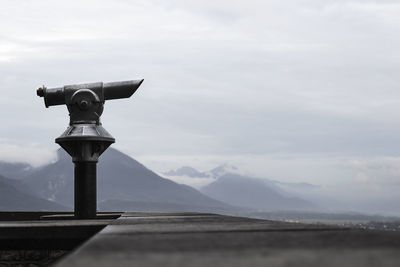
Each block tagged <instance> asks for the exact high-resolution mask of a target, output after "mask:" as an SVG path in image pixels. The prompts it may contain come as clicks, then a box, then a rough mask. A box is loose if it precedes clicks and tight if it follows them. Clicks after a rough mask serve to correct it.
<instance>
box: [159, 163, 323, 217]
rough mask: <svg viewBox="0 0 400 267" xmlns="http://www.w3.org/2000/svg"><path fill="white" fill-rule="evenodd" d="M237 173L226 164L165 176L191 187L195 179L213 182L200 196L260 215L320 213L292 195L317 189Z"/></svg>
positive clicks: (182, 169) (237, 170)
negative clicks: (266, 212)
mask: <svg viewBox="0 0 400 267" xmlns="http://www.w3.org/2000/svg"><path fill="white" fill-rule="evenodd" d="M238 172H239V169H238V168H237V167H235V166H232V165H228V164H223V165H220V166H218V167H216V168H214V169H212V170H210V171H206V172H200V171H198V170H196V169H195V168H192V167H188V166H185V167H182V168H179V169H177V170H175V171H169V172H165V173H164V175H167V176H169V177H170V178H171V179H174V177H178V176H179V177H186V178H187V179H186V181H187V182H188V184H190V180H191V179H192V178H193V179H196V178H212V180H211V182H209V184H207V185H205V186H203V187H201V188H200V192H202V193H204V194H205V195H208V196H209V197H212V198H214V199H217V200H220V201H222V202H225V203H228V204H231V205H233V206H238V207H245V208H247V209H253V210H257V211H279V210H291V211H296V210H297V211H299V210H301V211H315V210H319V209H320V207H319V206H318V205H316V204H314V203H312V202H311V201H308V200H305V199H302V198H300V197H298V196H297V195H296V194H293V193H292V192H294V190H292V188H295V189H298V188H305V187H312V188H314V187H317V186H314V185H311V184H306V183H282V182H279V181H275V180H270V179H261V178H254V177H251V176H247V175H242V174H238ZM180 181H182V179H180Z"/></svg>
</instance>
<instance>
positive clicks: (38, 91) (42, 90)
mask: <svg viewBox="0 0 400 267" xmlns="http://www.w3.org/2000/svg"><path fill="white" fill-rule="evenodd" d="M44 89H46V87H44V85H42V87H39V88H38V89H37V90H36V94H37V95H38V96H39V97H44Z"/></svg>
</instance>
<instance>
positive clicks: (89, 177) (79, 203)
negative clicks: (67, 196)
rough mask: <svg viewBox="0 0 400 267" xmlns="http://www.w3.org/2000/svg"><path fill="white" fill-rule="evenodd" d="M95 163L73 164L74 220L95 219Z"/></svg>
mask: <svg viewBox="0 0 400 267" xmlns="http://www.w3.org/2000/svg"><path fill="white" fill-rule="evenodd" d="M96 164H97V162H75V218H77V219H95V218H96V210H97V205H96V201H97V197H96V195H97V186H96V167H97V166H96Z"/></svg>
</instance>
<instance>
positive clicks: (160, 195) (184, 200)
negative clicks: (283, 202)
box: [0, 148, 236, 212]
mask: <svg viewBox="0 0 400 267" xmlns="http://www.w3.org/2000/svg"><path fill="white" fill-rule="evenodd" d="M57 156H58V157H57V158H58V159H57V161H55V162H53V163H49V164H47V165H45V166H42V167H40V168H27V166H25V165H20V166H21V167H23V169H19V168H14V166H17V165H16V164H15V163H12V164H6V163H4V162H3V163H2V164H1V165H0V173H1V172H2V171H4V170H6V171H8V172H7V173H8V175H10V177H13V178H19V180H18V181H16V180H13V179H8V180H7V181H8V182H6V183H7V184H10V185H11V181H13V182H18V185H15V187H14V188H15V189H21V190H22V189H23V190H25V191H26V190H29V192H30V194H31V195H32V196H35V197H37V198H41V199H43V200H46V201H48V202H50V201H51V202H50V203H56V204H58V205H59V206H54V208H57V207H59V208H60V207H68V208H69V209H72V207H73V188H74V181H73V164H72V162H71V157H70V156H69V155H68V154H67V153H66V152H64V151H63V150H61V149H59V150H58V151H57ZM97 174H98V176H97V190H98V194H97V195H98V197H97V200H98V202H99V208H100V209H103V210H110V211H114V210H118V211H123V210H148V211H157V210H163V211H167V210H168V211H178V210H187V211H189V210H192V211H205V210H208V211H214V212H225V211H232V210H235V209H236V208H235V207H232V206H231V205H228V204H226V203H223V202H220V201H218V200H215V199H212V198H210V197H208V196H206V195H204V194H202V193H200V192H199V191H197V190H196V189H194V188H191V187H189V186H187V185H182V184H177V183H175V182H173V181H171V180H168V179H165V178H162V177H160V176H159V175H157V174H156V173H154V172H152V171H150V170H149V169H147V168H146V167H144V166H143V165H142V164H140V163H139V162H137V161H136V160H134V159H132V158H131V157H129V156H127V155H125V154H123V153H121V152H119V151H118V150H116V149H113V148H110V149H108V150H107V151H106V152H105V153H104V154H103V155H102V156H101V158H100V160H99V164H98V171H97ZM4 203H6V200H4ZM46 207H47V206H46ZM47 208H48V207H47ZM52 208H53V207H52ZM39 209H40V207H39Z"/></svg>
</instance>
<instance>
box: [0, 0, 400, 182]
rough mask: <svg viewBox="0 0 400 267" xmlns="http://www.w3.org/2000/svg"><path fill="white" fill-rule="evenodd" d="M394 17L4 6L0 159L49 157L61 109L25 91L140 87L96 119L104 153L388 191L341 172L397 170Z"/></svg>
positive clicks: (388, 8) (235, 7)
mask: <svg viewBox="0 0 400 267" xmlns="http://www.w3.org/2000/svg"><path fill="white" fill-rule="evenodd" d="M399 9H400V4H399V3H398V1H373V0H365V1H361V0H360V1H344V0H343V1H342V0H341V1H334V0H329V1H317V0H301V1H297V0H296V1H294V0H289V1H257V0H254V1H253V0H252V1H226V0H218V1H202V2H198V1H180V0H176V1H123V0H120V1H113V2H112V3H111V2H109V1H93V0H90V1H86V0H85V1H79V2H71V1H57V3H56V2H54V1H48V0H37V1H23V2H18V3H17V2H15V1H10V0H9V1H3V2H2V9H1V10H0V23H1V25H2V32H1V34H0V92H1V97H0V114H1V115H0V124H1V125H2V130H1V133H0V137H1V138H3V139H4V140H9V141H10V144H11V146H14V145H17V147H14V148H12V147H8V148H7V147H6V146H5V145H7V142H3V146H5V147H4V151H6V152H2V157H3V159H7V157H9V159H10V160H17V158H18V156H20V157H21V160H33V161H34V160H35V159H27V158H25V157H26V155H23V153H14V154H13V153H12V150H13V149H15V151H21V149H20V147H28V148H29V147H30V149H32V153H33V154H35V153H36V154H40V153H43V155H44V158H46V157H48V158H50V156H49V155H50V154H46V153H50V152H43V151H37V149H39V148H43V149H44V150H46V151H54V150H55V148H56V147H57V146H56V145H55V144H54V138H56V137H58V136H59V135H60V134H61V133H62V132H63V131H64V129H65V127H66V126H67V124H68V114H67V111H66V108H65V107H53V108H49V109H45V108H44V105H43V102H42V99H39V98H38V97H36V95H35V89H36V87H38V86H41V85H42V84H45V85H47V86H49V87H53V86H61V85H64V84H71V83H79V82H95V81H114V80H115V81H118V80H127V79H139V78H144V79H145V82H144V83H143V85H142V86H141V88H140V89H139V90H138V91H137V93H135V95H134V96H133V97H132V98H131V99H129V100H121V101H114V102H113V101H110V102H107V103H106V106H105V112H104V115H103V116H102V119H103V125H104V127H105V128H106V129H107V130H108V131H109V132H110V133H111V134H112V135H113V136H114V137H115V138H116V140H117V143H116V145H115V146H116V147H118V148H121V149H122V150H123V151H125V152H127V153H129V154H131V155H135V156H136V157H138V158H139V159H140V158H142V159H144V160H145V162H144V163H145V164H147V163H148V164H150V165H152V166H159V168H162V166H165V164H162V163H161V162H160V161H161V159H162V158H164V159H169V160H168V161H167V162H169V163H168V164H169V167H168V168H167V167H166V168H167V169H172V168H174V167H179V166H180V165H181V164H179V162H180V161H182V162H183V161H189V162H192V161H193V160H192V159H193V158H196V159H197V161H196V163H195V164H198V165H200V167H201V166H208V167H212V166H209V165H212V164H211V163H213V162H218V163H224V162H226V161H230V160H231V159H233V161H234V162H233V163H235V165H238V164H236V163H239V164H240V161H243V162H245V163H243V164H244V165H246V166H249V169H250V170H253V169H254V172H256V173H257V174H260V175H264V176H274V177H275V178H282V179H289V180H290V179H298V180H301V179H304V180H306V181H308V180H317V179H318V177H323V178H320V179H323V181H324V183H325V182H326V183H328V184H335V183H339V181H340V183H342V184H343V183H344V182H345V181H351V182H352V183H353V182H355V180H354V179H355V177H357V173H364V174H365V175H366V176H367V177H368V179H367V181H368V182H369V183H370V182H371V181H375V178H374V177H378V176H379V175H382V177H383V176H384V177H392V178H393V179H395V175H393V174H390V172H389V171H387V170H386V171H385V172H384V173H378V172H377V171H375V170H372V169H369V168H367V169H363V168H361V169H357V170H355V169H354V168H355V167H354V166H353V167H352V168H353V169H354V170H353V169H352V170H351V171H350V169H349V168H348V166H345V164H342V163H341V162H342V161H341V160H339V159H344V158H346V159H352V160H359V159H362V162H363V164H366V163H365V162H364V161H365V160H370V161H371V163H368V164H369V165H373V164H372V163H373V162H375V164H378V165H379V164H380V163H381V160H382V159H383V158H397V157H398V156H399V154H398V151H400V150H399V149H400V147H399V145H398V144H400V142H399V141H400V140H399V138H398V136H400V128H399V127H398V125H399V123H398V116H397V114H399V113H400V110H399V109H400V91H399V90H398V84H400V80H399V75H398V73H399V70H400V64H399V62H400V61H399V57H400V50H399V47H400V37H399V35H398V32H399V28H400V21H399V20H398V16H397V14H398V11H399ZM32 143H34V144H35V145H32ZM34 151H36V152H34ZM7 155H8V156H7ZM46 155H47V156H46ZM157 155H158V157H157ZM153 156H154V157H155V158H156V159H159V160H152V159H151V158H152V157H153ZM185 157H186V160H185ZM224 157H225V160H224V159H223V158H224ZM275 157H276V158H275ZM211 159H212V160H211ZM284 159H285V160H284ZM193 162H194V161H193ZM265 162H266V163H265ZM35 164H40V163H35ZM385 164H386V163H385ZM396 164H397V162H396V161H395V162H393V164H392V165H391V166H392V167H393V168H394V166H395V165H396ZM182 165H184V164H182ZM216 165H217V164H216ZM267 166H268V167H267ZM287 166H291V167H290V168H289V170H288V167H287ZM195 167H197V166H195ZM157 168H158V167H157ZM388 172H389V173H388ZM371 179H372V180H371ZM390 179H391V178H390ZM390 179H389V180H390ZM361 180H362V179H361ZM389 180H385V181H386V182H387V183H389ZM371 183H372V182H371ZM371 190H372V189H371Z"/></svg>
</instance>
